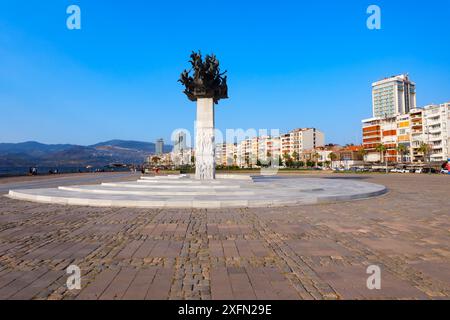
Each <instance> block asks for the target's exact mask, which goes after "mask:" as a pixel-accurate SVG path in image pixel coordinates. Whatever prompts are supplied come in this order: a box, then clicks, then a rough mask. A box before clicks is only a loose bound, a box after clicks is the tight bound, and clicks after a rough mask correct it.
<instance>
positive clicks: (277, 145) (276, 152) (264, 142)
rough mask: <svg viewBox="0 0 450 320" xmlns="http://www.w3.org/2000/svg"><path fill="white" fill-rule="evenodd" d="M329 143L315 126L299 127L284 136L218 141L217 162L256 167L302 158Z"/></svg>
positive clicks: (222, 164)
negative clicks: (304, 154) (236, 141)
mask: <svg viewBox="0 0 450 320" xmlns="http://www.w3.org/2000/svg"><path fill="white" fill-rule="evenodd" d="M324 145H325V135H324V133H323V132H321V131H319V130H317V129H315V128H302V129H295V130H292V131H290V132H288V133H285V134H281V135H280V136H261V137H253V138H248V139H245V140H243V141H241V142H239V143H220V144H217V145H216V164H217V165H221V166H228V167H229V166H237V167H245V168H247V167H254V166H260V165H270V164H271V163H273V162H274V161H277V162H278V163H279V162H280V159H281V161H284V160H285V159H286V158H288V157H290V158H292V159H296V160H298V159H299V157H300V155H301V154H303V153H304V152H305V151H307V150H313V149H315V148H317V147H323V146H324Z"/></svg>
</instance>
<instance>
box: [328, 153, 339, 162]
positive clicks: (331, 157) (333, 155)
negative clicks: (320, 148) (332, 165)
mask: <svg viewBox="0 0 450 320" xmlns="http://www.w3.org/2000/svg"><path fill="white" fill-rule="evenodd" d="M328 158H330V160H331V161H336V160H337V158H338V155H337V154H336V153H334V152H332V153H330V154H329V155H328Z"/></svg>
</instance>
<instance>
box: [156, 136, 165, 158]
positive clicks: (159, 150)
mask: <svg viewBox="0 0 450 320" xmlns="http://www.w3.org/2000/svg"><path fill="white" fill-rule="evenodd" d="M163 150H164V140H163V139H158V140H156V145H155V153H156V154H158V155H161V154H163V153H164V152H163Z"/></svg>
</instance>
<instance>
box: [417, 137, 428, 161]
mask: <svg viewBox="0 0 450 320" xmlns="http://www.w3.org/2000/svg"><path fill="white" fill-rule="evenodd" d="M417 151H418V152H419V153H421V154H423V159H424V161H425V162H427V159H428V158H429V156H430V152H431V146H430V145H429V144H426V143H425V142H421V143H420V146H419V148H418V149H417ZM428 160H429V159H428Z"/></svg>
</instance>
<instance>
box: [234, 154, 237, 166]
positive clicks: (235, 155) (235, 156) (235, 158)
mask: <svg viewBox="0 0 450 320" xmlns="http://www.w3.org/2000/svg"><path fill="white" fill-rule="evenodd" d="M233 159H234V162H233V165H234V166H236V165H237V154H234V155H233Z"/></svg>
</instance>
